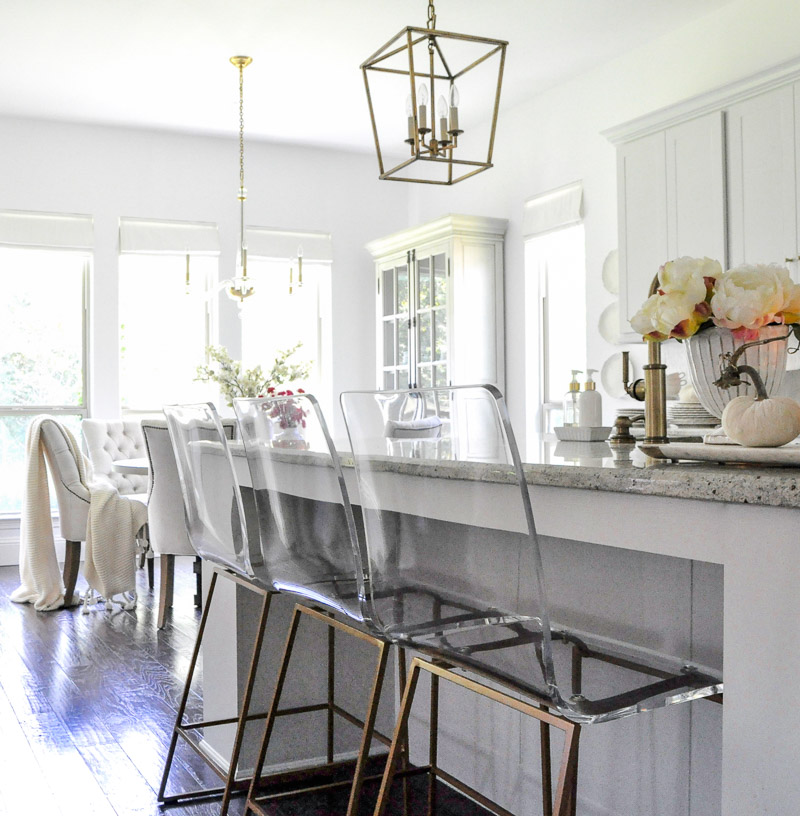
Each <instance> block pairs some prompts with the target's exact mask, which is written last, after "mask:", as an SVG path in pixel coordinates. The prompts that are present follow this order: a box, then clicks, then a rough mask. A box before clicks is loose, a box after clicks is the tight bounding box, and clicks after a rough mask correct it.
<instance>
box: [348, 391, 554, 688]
mask: <svg viewBox="0 0 800 816" xmlns="http://www.w3.org/2000/svg"><path fill="white" fill-rule="evenodd" d="M341 403H342V408H343V411H344V416H345V422H346V424H347V430H348V433H349V435H350V442H351V445H352V449H353V456H354V460H355V468H356V473H357V477H358V485H359V493H360V502H361V508H362V514H363V521H364V528H365V538H366V548H367V554H368V576H369V581H368V584H367V594H368V600H369V603H370V608H371V617H372V618H373V620H374V621H375V623H376V624H377V625H378V626H379V628H380V629H381V631H382V632H383V633H384V635H385V636H387V637H390V638H393V639H397V640H399V641H413V642H415V643H417V644H421V645H424V644H426V643H427V644H428V645H430V647H431V648H433V649H439V648H441V649H443V650H448V649H452V650H453V651H455V652H459V653H460V654H462V655H464V656H468V655H469V654H470V653H471V654H475V655H477V654H479V653H480V652H482V651H483V650H485V649H489V648H493V647H494V646H496V645H497V641H498V639H500V640H503V641H505V642H507V645H508V646H509V647H511V646H515V647H517V646H519V647H520V649H522V650H523V651H521V652H519V654H517V655H515V659H518V658H519V657H523V659H524V660H525V663H526V673H527V676H528V678H529V681H530V682H531V684H532V685H533V686H534V687H535V688H536V690H537V691H538V692H539V693H540V694H542V695H548V689H549V687H550V685H551V683H552V668H551V660H550V639H549V623H548V617H547V607H546V602H545V595H544V586H543V581H542V570H541V561H540V558H539V548H538V541H537V538H536V531H535V528H534V524H533V514H532V512H531V506H530V499H529V497H528V493H527V486H526V484H525V479H524V475H523V472H522V464H521V461H520V457H519V452H518V450H517V448H516V443H515V442H514V439H513V436H512V434H511V429H510V425H509V422H508V415H507V412H506V408H505V404H504V402H503V399H502V397H501V395H500V394H499V392H498V391H497V390H496V389H494V388H492V387H489V386H470V387H460V388H456V387H451V388H439V389H421V390H415V391H403V392H348V393H344V394H342V396H341ZM509 485H511V486H512V487H511V489H509ZM452 519H457V521H455V522H454V521H452ZM494 623H500V624H503V627H501V628H495V627H493V626H492V625H491V624H494ZM487 624H488V625H487ZM522 624H524V625H525V630H524V632H523V631H522V630H521V629H520V626H521V625H522ZM501 629H502V632H501ZM523 644H524V645H523ZM503 651H509V649H498V650H497V651H496V652H495V654H494V657H493V659H499V655H500V653H501V652H503Z"/></svg>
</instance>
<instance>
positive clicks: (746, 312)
mask: <svg viewBox="0 0 800 816" xmlns="http://www.w3.org/2000/svg"><path fill="white" fill-rule="evenodd" d="M630 322H631V326H632V327H633V329H634V330H635V331H637V332H639V333H640V334H641V335H642V336H643V338H644V340H646V341H648V342H651V343H660V342H663V341H664V340H668V339H670V338H674V339H677V340H680V341H685V345H686V356H687V361H688V367H689V376H690V378H691V380H692V385H693V386H694V388H695V391H696V392H697V397H698V399H699V400H700V402H701V404H702V405H703V407H704V408H705V409H706V410H707V411H709V412H710V413H711V414H713V415H714V416H716V417H721V416H722V412H723V410H724V408H725V405H727V403H728V402H730V400H732V399H733V398H734V397H736V396H740V395H742V394H744V393H746V388H747V387H748V386H747V385H746V384H743V385H742V386H740V387H737V388H731V387H728V386H727V385H726V384H724V383H723V384H720V383H719V382H718V381H719V379H720V376H721V373H722V371H723V369H724V368H725V361H726V359H730V357H731V356H732V355H733V354H734V353H736V352H739V354H738V356H740V357H743V363H744V364H745V365H749V366H752V367H753V368H755V369H756V370H757V371H758V372H759V374H760V375H761V378H762V380H763V381H764V385H765V387H766V390H767V392H768V393H775V392H777V391H778V389H779V388H780V387H781V384H782V382H783V376H784V373H785V371H786V354H787V340H788V338H789V337H790V336H791V335H792V334H794V335H795V337H796V338H798V340H800V325H799V324H800V285H798V284H796V283H794V282H793V281H792V279H791V276H790V274H789V270H788V269H786V267H782V266H778V265H776V264H742V265H741V266H737V267H734V268H733V269H729V270H728V271H726V272H723V271H722V266H721V265H720V263H719V261H715V260H712V259H710V258H689V257H683V258H678V259H676V260H674V261H669V262H668V263H666V264H664V266H662V267H661V268H660V269H659V271H658V289H657V291H656V292H655V294H653V295H651V296H650V297H649V298H647V300H646V301H645V302H644V304H643V305H642V308H641V309H639V311H638V312H637V313H636V314H635V315H634V316H633V317H632V318H631V321H630ZM795 350H796V349H792V351H795Z"/></svg>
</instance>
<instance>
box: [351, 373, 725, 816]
mask: <svg viewBox="0 0 800 816" xmlns="http://www.w3.org/2000/svg"><path fill="white" fill-rule="evenodd" d="M341 403H342V408H343V411H344V416H345V423H346V425H347V429H348V433H349V436H350V442H351V445H352V449H353V455H354V460H355V467H356V473H357V478H358V485H359V493H360V503H361V508H362V513H363V521H364V528H365V541H366V550H367V556H366V557H367V565H368V571H369V574H370V577H371V581H372V588H373V590H374V591H375V592H374V595H373V599H374V603H373V605H372V617H371V620H372V622H373V624H374V625H375V626H376V627H377V628H378V629H379V631H381V632H383V633H384V635H385V637H387V638H389V639H392V640H395V641H397V642H398V643H400V644H403V645H406V646H408V647H410V648H413V649H416V650H417V651H419V652H421V653H423V654H424V655H427V656H428V657H429V658H432V659H433V662H429V661H428V660H423V659H420V658H415V659H414V661H413V663H412V669H411V673H410V675H409V680H408V684H407V686H406V690H405V693H404V696H403V701H402V704H401V710H400V714H399V718H398V722H397V725H396V730H395V739H394V742H393V745H392V749H391V752H390V757H389V760H388V762H387V765H386V771H385V775H384V779H383V782H382V786H381V792H380V795H379V801H378V804H377V806H376V809H375V814H376V815H378V814H381V813H383V812H384V809H385V807H386V803H387V799H388V796H389V793H390V789H391V785H392V780H393V776H394V773H395V771H394V769H395V766H396V764H397V759H398V757H399V756H400V754H401V749H402V748H403V744H404V740H405V737H404V734H405V728H406V726H407V723H408V718H409V713H410V711H411V706H412V705H413V702H414V694H415V691H416V687H417V682H418V679H419V677H420V674H421V673H422V672H426V673H427V674H429V675H430V676H431V712H430V728H431V732H430V761H429V764H428V765H427V766H423V767H421V768H419V770H420V771H427V772H428V773H429V784H430V800H431V802H432V803H435V790H436V789H435V780H436V779H437V778H439V779H442V780H443V781H445V782H447V783H448V784H450V785H452V786H453V787H456V788H458V789H459V790H461V791H463V792H464V793H466V794H467V795H468V796H470V797H472V798H474V799H475V800H476V801H478V802H479V803H480V804H482V805H483V806H484V807H486V808H487V809H489V810H491V811H492V812H494V813H496V814H501V816H508V815H509V813H510V812H509V811H508V810H507V809H506V808H504V807H503V806H502V805H500V804H498V803H496V802H492V801H490V800H489V799H488V798H487V797H485V796H483V795H482V794H481V793H480V792H479V791H477V790H475V789H474V788H471V787H469V786H467V785H465V784H463V783H462V782H461V781H460V780H458V779H455V778H454V777H453V776H451V775H450V774H449V773H448V772H447V771H446V770H445V769H444V768H441V767H439V765H438V759H437V728H438V688H439V685H440V681H442V680H446V681H448V682H451V683H455V684H457V685H459V686H461V687H463V688H467V689H469V690H471V691H473V692H475V693H477V694H479V695H481V696H484V697H486V698H489V699H491V700H493V701H495V702H498V703H502V704H503V705H506V706H509V707H511V708H514V709H516V710H517V711H521V712H522V713H524V714H526V715H528V716H530V717H532V718H533V719H535V720H538V721H539V723H540V731H541V745H542V757H541V761H542V776H543V785H542V795H543V800H544V807H543V810H544V813H545V814H546V815H547V816H549V814H551V813H555V814H557V816H569V814H571V813H574V812H575V809H576V803H577V793H576V784H577V763H578V739H579V735H580V728H581V726H582V725H590V724H594V723H600V722H604V721H607V720H614V719H618V718H621V717H626V716H629V715H632V714H637V713H639V712H644V711H648V710H650V709H654V708H659V707H663V706H667V705H670V704H673V703H680V702H686V701H689V700H693V699H699V698H703V697H715V696H716V695H718V694H719V693H720V692H721V690H722V679H721V672H720V671H718V670H717V669H715V668H713V667H703V666H698V665H696V664H693V663H692V661H691V660H689V659H688V655H683V654H662V653H659V652H657V651H655V650H654V649H652V648H647V647H646V645H643V644H641V643H630V642H627V641H622V640H618V639H614V638H611V637H609V636H607V635H606V634H605V633H602V632H600V633H598V632H595V631H584V630H576V629H574V628H570V627H569V626H567V625H563V624H559V623H557V622H554V621H552V620H551V618H550V612H549V608H548V603H547V593H546V581H545V574H544V571H543V568H542V560H541V554H540V549H539V539H538V537H537V533H536V528H535V524H534V518H533V511H532V508H531V502H530V495H529V492H528V485H527V483H526V480H525V474H524V472H523V469H522V464H521V459H520V455H519V451H518V449H517V445H516V442H515V440H514V435H513V431H512V429H511V423H510V421H509V417H508V412H507V409H506V406H505V402H504V400H503V398H502V395H501V394H500V393H499V391H498V390H497V389H496V388H494V387H493V386H462V387H448V388H433V389H416V390H414V391H403V392H349V393H344V394H342V396H341ZM393 403H396V405H394V404H393ZM408 403H416V407H415V409H414V410H413V411H411V410H409V409H408V407H407V404H408ZM397 405H399V406H401V408H402V413H404V414H406V415H413V416H414V418H415V421H416V422H418V423H419V422H421V421H422V420H424V419H425V418H428V417H438V418H439V419H440V420H441V423H442V424H441V429H440V433H439V435H438V436H437V437H435V438H419V439H417V440H414V442H413V444H409V443H408V440H404V444H403V445H397V444H396V442H395V441H394V440H392V439H391V438H389V434H388V429H389V427H390V424H389V421H388V419H387V417H390V416H394V415H397V414H398V413H400V412H401V410H400V409H398V408H397ZM448 507H449V508H457V516H458V521H457V522H456V521H451V520H449V519H451V518H453V516H452V515H450V516H448V515H447V513H446V512H445V508H448ZM451 512H452V510H451ZM415 586H416V587H418V589H419V599H420V601H419V602H415V600H414V594H413V592H412V591H410V588H413V587H415ZM398 589H399V590H401V591H402V595H401V594H400V593H399V591H398ZM577 594H578V595H579V596H580V595H581V593H577ZM431 595H433V596H437V597H438V598H439V599H440V603H439V605H432V604H430V603H428V602H421V601H422V599H424V598H426V597H430V596H431ZM451 604H452V605H456V606H457V605H458V604H464V605H470V604H471V605H473V607H474V608H475V609H476V614H473V615H472V618H471V619H470V618H469V613H468V612H466V613H465V614H464V615H463V616H462V618H461V619H460V620H458V621H456V620H455V618H451V619H450V620H449V621H448V620H446V619H444V618H443V616H442V615H441V609H442V608H446V607H447V606H448V605H451ZM586 658H597V659H598V660H601V661H602V662H603V663H604V664H605V665H606V666H607V667H608V672H607V673H606V674H604V675H603V677H602V685H600V686H598V689H597V691H598V693H597V694H596V695H592V693H591V692H592V690H593V689H592V688H589V685H590V684H589V683H587V682H586V681H587V678H586V676H583V678H581V671H580V667H581V665H582V661H583V660H584V659H586ZM615 666H619V667H622V669H623V670H621V671H619V670H614V669H615ZM630 669H633V670H634V673H632V672H630V671H629V670H630ZM476 677H477V678H478V679H477V680H476V679H474V678H476ZM635 677H642V678H643V679H641V681H640V682H638V683H637V682H636V681H635V680H634V678H635ZM571 679H572V680H574V682H573V683H572V684H571V683H570V681H571ZM489 682H491V683H492V685H500V686H501V687H507V688H508V689H510V690H511V692H513V694H507V693H506V692H504V691H500V690H498V689H497V688H496V687H494V688H493V687H490V686H489V685H488V683H489ZM518 695H523V696H524V698H526V699H524V700H523V701H520V700H519V699H517V696H518ZM552 727H555V728H557V729H559V730H561V731H563V732H564V734H565V740H564V749H563V752H562V756H561V762H560V767H559V771H558V774H557V777H556V779H557V782H556V791H555V800H554V801H551V791H550V787H549V786H550V780H551V769H550V757H549V753H550V744H549V729H550V728H552Z"/></svg>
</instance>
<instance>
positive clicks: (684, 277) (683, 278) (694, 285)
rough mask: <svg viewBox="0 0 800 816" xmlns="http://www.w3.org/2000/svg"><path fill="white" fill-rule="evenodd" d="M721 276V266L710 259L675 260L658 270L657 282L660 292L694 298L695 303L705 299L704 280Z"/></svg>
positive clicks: (686, 258)
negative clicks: (680, 293)
mask: <svg viewBox="0 0 800 816" xmlns="http://www.w3.org/2000/svg"><path fill="white" fill-rule="evenodd" d="M721 275H722V266H720V263H719V261H713V260H711V258H688V257H683V258H677V259H676V260H674V261H669V262H668V263H665V264H664V266H662V267H661V269H659V270H658V282H659V284H660V288H661V291H662V292H664V293H665V294H667V293H670V292H682V293H684V294H685V295H686V296H687V297H688V298H694V302H695V303H701V302H702V301H704V300H705V299H706V293H707V287H706V280H705V279H706V278H712V279H714V278H719V277H721Z"/></svg>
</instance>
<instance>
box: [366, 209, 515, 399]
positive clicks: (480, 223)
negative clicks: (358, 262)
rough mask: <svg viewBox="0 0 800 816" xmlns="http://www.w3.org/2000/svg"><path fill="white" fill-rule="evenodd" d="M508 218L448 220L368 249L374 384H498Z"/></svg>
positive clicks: (392, 386) (387, 386) (500, 381)
mask: <svg viewBox="0 0 800 816" xmlns="http://www.w3.org/2000/svg"><path fill="white" fill-rule="evenodd" d="M505 228H506V221H505V220H502V219H496V218H479V217H473V216H457V215H449V216H445V217H444V218H439V219H437V220H436V221H433V222H431V223H429V224H424V225H422V226H420V227H415V228H412V229H409V230H404V231H403V232H399V233H395V234H394V235H390V236H388V237H386V238H381V239H378V240H376V241H373V242H371V243H370V244H368V246H367V248H368V249H369V251H370V252H371V253H372V255H373V257H374V259H375V266H376V277H377V280H376V292H377V352H378V353H377V363H378V372H377V373H378V377H377V380H378V387H379V388H383V389H385V390H391V389H395V388H401V389H402V388H411V387H420V388H424V387H426V386H432V385H448V384H468V383H474V382H491V383H494V384H496V385H499V386H500V387H501V388H502V385H503V236H504V234H505Z"/></svg>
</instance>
